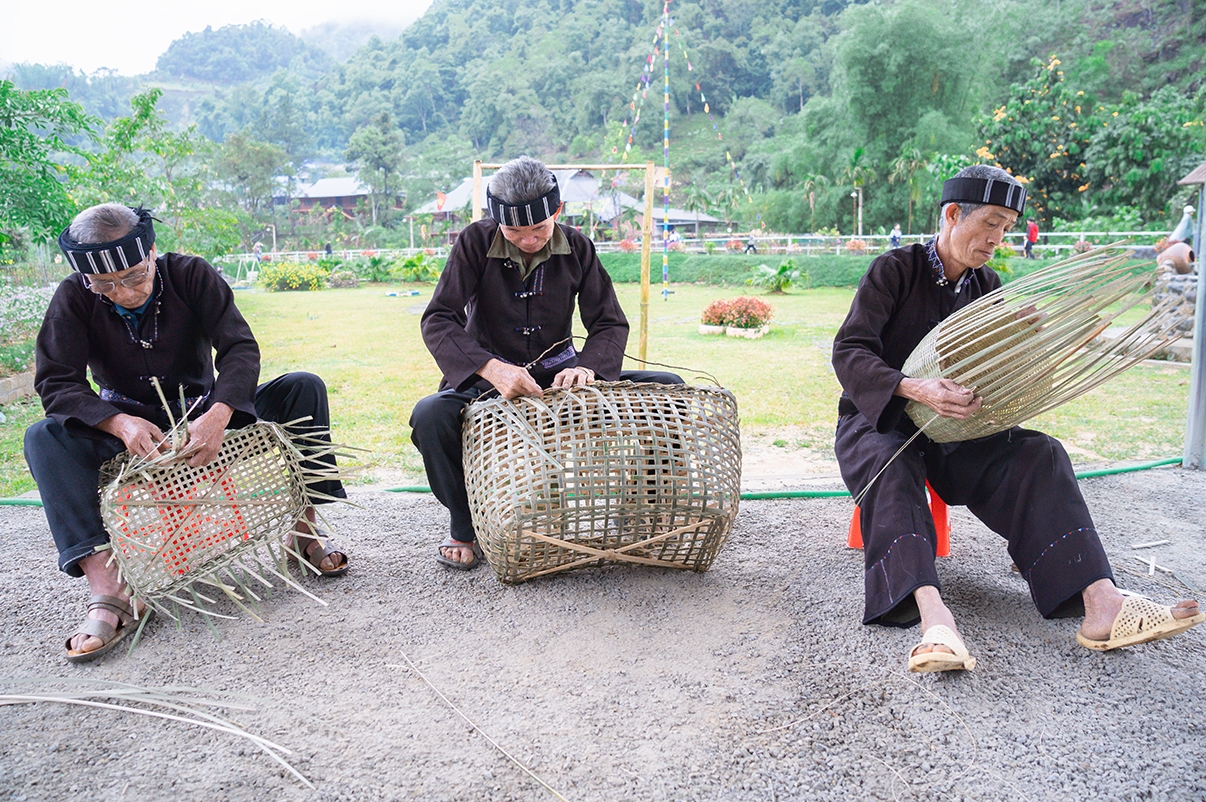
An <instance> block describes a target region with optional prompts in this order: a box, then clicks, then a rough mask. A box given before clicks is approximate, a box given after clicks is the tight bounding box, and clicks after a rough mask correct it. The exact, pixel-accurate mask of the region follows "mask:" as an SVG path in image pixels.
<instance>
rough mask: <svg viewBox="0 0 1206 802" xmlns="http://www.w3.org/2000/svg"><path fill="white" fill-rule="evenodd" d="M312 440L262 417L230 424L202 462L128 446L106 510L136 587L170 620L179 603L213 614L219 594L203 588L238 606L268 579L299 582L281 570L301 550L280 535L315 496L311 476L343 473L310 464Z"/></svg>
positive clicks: (112, 464)
mask: <svg viewBox="0 0 1206 802" xmlns="http://www.w3.org/2000/svg"><path fill="white" fill-rule="evenodd" d="M297 439H299V440H301V441H303V443H305V442H310V441H313V438H312V437H305V436H301V437H298V438H297ZM324 446H325V449H326V450H333V447H332V446H330V444H329V443H321V444H317V448H318V449H319V451H320V452H321V450H323V447H324ZM315 447H316V446H309V453H307V454H303V453H302V452H301V451H300V450H299V449H298V447H297V445H295V444H294V442H293V438H292V437H291V436H290V434H289V433H288V432H286V431H285V430H284V428H283V427H281V426H279V425H277V424H275V423H269V422H264V421H261V422H259V423H256V424H253V425H251V426H248V427H246V428H243V429H235V430H231V431H228V432H226V435H225V438H224V439H223V442H222V448H221V450H220V451H219V453H218V456H217V458H216V459H214V460H213V461H212V462H211V463H209V464H208V465H205V466H202V467H199V468H193V467H190V466H189V465H187V464H186V463H185V462H184V461H183V460H181V459H173V458H171V457H160V458H158V459H155V460H151V461H146V460H143V459H141V458H138V457H135V456H134V455H132V454H130V453H129V452H124V453H123V454H121V455H119V456H118V457H116V458H115V459H113V460H110V461H109V462H107V463H106V464H105V465H104V466H103V467H102V468H101V491H100V508H101V517H102V519H103V520H104V523H105V528H106V529H107V530H108V532H109V538H110V543H109V548H110V549H111V550H112V553H113V559H115V560H116V561H117V564H118V568H119V571H120V574H121V578H122V580H123V581H124V582H125V583H126V585H127V587H128V589H129V592H130V595H131V596H132V597H134V598H136V599H141V600H142V601H144V602H146V603H147V604H149V605H151V606H152V607H154V608H156V609H157V610H159V611H160V612H163V613H165V614H167V615H169V616H172V617H173V618H174V617H176V616H175V608H176V607H177V606H184V607H186V608H190V609H195V610H197V611H199V612H206V613H209V612H210V611H209V610H207V609H206V603H210V602H212V601H213V599H210V598H208V597H207V596H205V595H204V594H202V593H199V592H198V587H203V588H204V589H205V590H206V591H207V592H214V591H217V592H219V593H221V594H224V595H225V596H226V597H228V598H230V599H232V600H233V601H235V603H236V604H238V605H239V606H240V607H242V606H243V603H244V602H247V601H248V600H253V601H254V600H258V599H259V595H257V591H258V593H261V594H262V593H263V592H264V587H265V586H266V587H268V588H271V587H272V584H271V581H270V580H269V579H267V578H266V577H276V578H279V579H281V580H283V581H285V582H286V583H287V584H294V583H293V582H292V580H290V579H289V578H288V576H287V573H286V572H285V571H284V570H283V569H284V567H285V566H284V563H285V559H286V557H287V556H288V554H291V553H292V554H296V552H295V551H294V550H290V549H286V547H285V546H284V545H282V540H283V538H284V536H285V535H286V534H287V533H288V532H290V530H292V529H293V526H294V524H295V523H296V522H297V521H298V520H299V519H300V518H301V516H302V514H303V513H304V512H305V510H306V508H307V507H309V506H311V505H312V503H313V501H314V499H313V498H312V497H311V496H312V494H311V493H310V491H309V490H308V488H307V487H306V485H307V483H310V482H314V481H317V480H320V479H324V478H331V477H332V476H334V475H335V474H336V473H337V470H336V469H334V468H332V469H330V471H329V472H328V471H327V470H326V469H325V468H314V467H311V466H312V465H313V464H314V463H312V462H307V460H313V458H314V457H315V456H317V455H318V454H317V453H316V452H315ZM328 473H329V474H330V475H328ZM249 580H250V581H249ZM244 609H246V608H244ZM249 612H250V611H249ZM211 614H212V613H211ZM227 617H228V616H227Z"/></svg>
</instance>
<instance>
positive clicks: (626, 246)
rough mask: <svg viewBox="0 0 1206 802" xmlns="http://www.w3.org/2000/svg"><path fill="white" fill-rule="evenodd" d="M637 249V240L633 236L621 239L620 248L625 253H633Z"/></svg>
mask: <svg viewBox="0 0 1206 802" xmlns="http://www.w3.org/2000/svg"><path fill="white" fill-rule="evenodd" d="M636 249H637V244H636V240H634V239H633V238H632V237H628V238H626V239H622V240H620V250H621V251H623V252H624V253H632V252H633V251H635V250H636Z"/></svg>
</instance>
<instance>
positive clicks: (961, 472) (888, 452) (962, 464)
mask: <svg viewBox="0 0 1206 802" xmlns="http://www.w3.org/2000/svg"><path fill="white" fill-rule="evenodd" d="M908 437H909V435H908V434H907V433H905V432H901V431H898V430H894V431H891V432H888V433H887V434H880V433H878V432H877V431H875V427H874V426H873V425H872V424H871V423H870V422H869V421H868V420H867V419H866V418H865V417H863V416H862V415H861V414H853V415H843V416H842V418H841V419H840V420H839V421H838V428H837V440H836V442H835V444H834V450H835V451H836V452H837V459H838V466H839V467H840V468H841V471H842V479H843V480H844V481H845V483H846V487H847V488H848V489H849V490H850V492H851V493H853V494H855V495H856V496H857V495H858V494H859V493H860V492H862V490H863V488H864V487H866V486H867V485H868V483H869V482H871V480H872V477H874V476H875V475H876V474H877V473H879V471H880V469H881V468H883V466H884V465H885V464H886V463H887V462H888V459H889V458H891V456H892V455H893V454H895V453H896V452H897V450H898V449H899V448H900V447H901V446H902V445H904V443H905V441H906V440H907V439H908ZM927 479H928V480H929V482H930V486H931V487H933V488H934V492H936V493H937V494H938V496H939V497H940V498H942V500H943V501H945V502H946V503H947V504H955V505H958V504H962V505H966V506H967V508H968V509H969V510H970V511H971V512H972V514H973V515H975V516H976V517H977V518H979V519H980V520H981V521H983V522H984V525H985V526H987V527H988V528H989V529H991V530H992V531H994V532H996V533H997V534H999V535H1001V536H1002V537H1003V538H1005V541H1006V544H1007V549H1008V551H1009V556H1010V557H1012V558H1013V562H1014V564H1016V565H1017V566H1018V568H1019V569H1020V570H1021V572H1022V577H1023V578H1024V579H1025V580H1026V582H1027V583H1028V584H1029V586H1030V597H1031V599H1032V600H1033V601H1034V605H1035V607H1037V608H1038V611H1039V613H1041V614H1042V615H1043V617H1045V618H1051V617H1053V616H1056V615H1057V614H1059V613H1061V612H1064V611H1065V610H1061V607H1064V605H1065V602H1067V603H1069V604H1068V607H1076V606H1077V604H1078V602H1079V594H1080V591H1082V590H1084V588H1086V587H1087V586H1088V585H1090V584H1092V583H1093V582H1095V581H1097V580H1098V579H1111V580H1112V579H1113V578H1114V574H1113V572H1112V571H1111V570H1110V563H1109V560H1108V559H1107V558H1106V554H1105V550H1104V549H1103V548H1102V546H1101V541H1100V540H1099V539H1098V537H1097V530H1096V529H1094V528H1093V519H1092V518H1091V517H1090V515H1089V510H1088V507H1086V506H1085V501H1084V497H1083V496H1081V494H1080V488H1079V487H1078V486H1077V484H1076V476H1075V475H1074V473H1073V470H1072V461H1071V460H1070V459H1068V454H1067V452H1065V451H1064V448H1063V446H1062V445H1060V443H1059V441H1058V440H1056V439H1054V438H1052V437H1049V436H1048V435H1045V434H1043V433H1042V432H1035V431H1030V430H1028V429H1022V428H1019V427H1014V428H1012V429H1010V430H1008V431H1005V432H1000V433H999V434H994V435H990V436H989V437H982V438H979V439H976V440H968V441H966V442H962V443H935V442H933V441H931V440H929V439H928V438H927V437H926V436H925V435H921V436H919V437H918V438H917V439H916V440H914V441H913V442H912V443H911V444H910V445H909V446H908V448H906V449H905V450H904V451H903V452H902V453H901V454H900V456H898V457H897V458H896V459H895V460H894V461H893V462H892V463H891V464H890V465H888V467H887V469H886V470H884V472H883V473H882V474H880V476H879V478H878V479H876V480H875V482H874V484H872V485H871V489H870V490H868V491H867V494H866V495H865V496H863V498H862V501H861V502H860V504H859V508H860V511H861V514H862V530H863V547H864V550H865V551H864V557H863V558H864V568H865V573H864V575H863V586H864V593H865V607H864V611H863V623H865V624H886V625H890V626H912V625H913V624H916V623H917V622H918V621H919V620H920V615H919V613H918V611H917V604H916V601H915V600H914V599H913V591H914V590H916V589H917V588H919V587H922V586H924V585H933V586H934V587H936V588H940V585H939V583H938V574H937V571H936V569H935V566H934V559H935V556H936V554H937V538H936V534H935V532H934V521H933V518H932V517H931V516H930V512H929V507H928V506H927V504H926V496H925V483H926V480H927ZM1065 609H1066V608H1065Z"/></svg>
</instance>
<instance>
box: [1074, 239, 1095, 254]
mask: <svg viewBox="0 0 1206 802" xmlns="http://www.w3.org/2000/svg"><path fill="white" fill-rule="evenodd" d="M1072 250H1074V251H1076V252H1077V253H1085V252H1087V251H1091V250H1093V243H1091V242H1088V241H1086V240H1083V239H1082V240H1077V241H1076V242H1075V243H1073V244H1072Z"/></svg>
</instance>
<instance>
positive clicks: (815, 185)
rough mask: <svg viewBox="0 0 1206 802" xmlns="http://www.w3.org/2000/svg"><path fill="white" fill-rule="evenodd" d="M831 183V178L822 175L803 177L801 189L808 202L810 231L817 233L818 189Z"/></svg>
mask: <svg viewBox="0 0 1206 802" xmlns="http://www.w3.org/2000/svg"><path fill="white" fill-rule="evenodd" d="M828 183H829V178H828V177H827V176H823V175H821V174H819V173H818V174H816V175H812V174H808V175H804V176H803V177H802V180H801V181H800V188H801V189H802V190H804V199H805V200H807V201H808V230H809V232H812V231H816V229H817V226H816V217H817V189H819V188H820V187H823V186H825V185H827V184H828Z"/></svg>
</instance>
